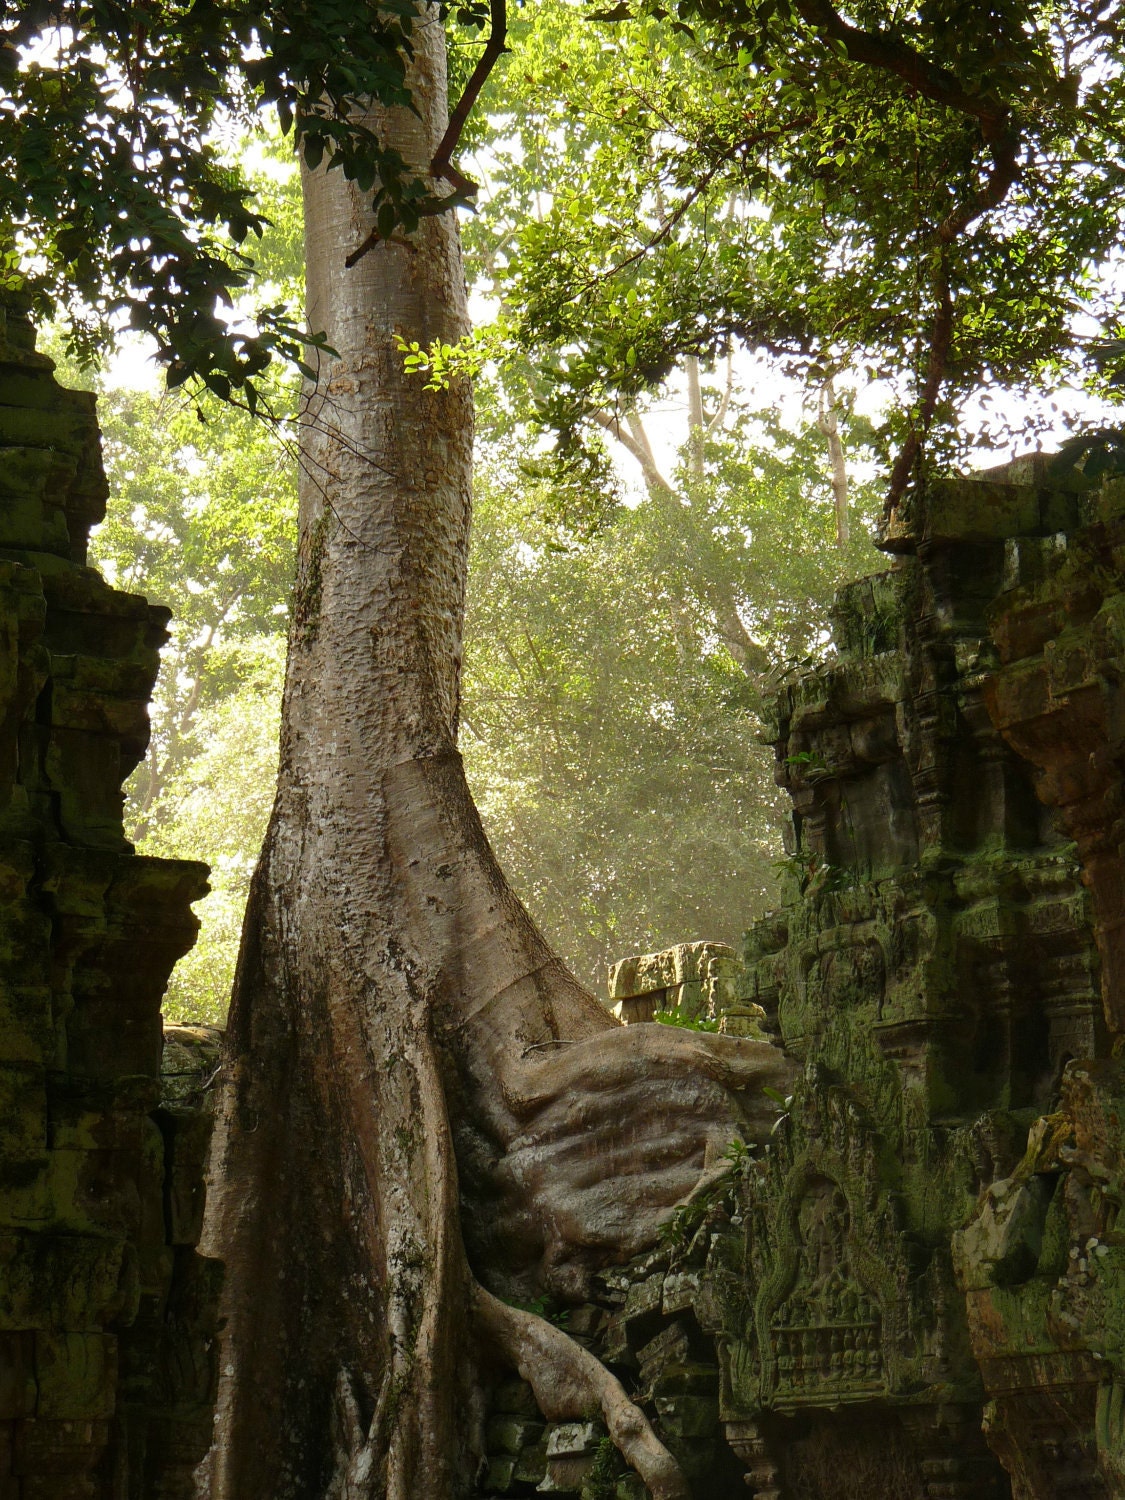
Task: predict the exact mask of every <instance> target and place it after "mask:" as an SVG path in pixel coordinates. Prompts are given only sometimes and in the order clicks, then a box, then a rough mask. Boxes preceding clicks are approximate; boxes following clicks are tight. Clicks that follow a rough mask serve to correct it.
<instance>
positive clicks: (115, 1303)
mask: <svg viewBox="0 0 1125 1500" xmlns="http://www.w3.org/2000/svg"><path fill="white" fill-rule="evenodd" d="M105 498H106V486H105V478H104V474H103V471H102V466H101V459H100V449H99V439H98V431H97V424H96V420H95V413H94V398H93V397H92V396H89V395H86V394H84V393H81V392H74V391H66V390H63V389H62V388H60V386H59V385H58V384H57V382H56V381H55V379H54V377H53V374H52V366H51V362H50V361H49V360H47V359H46V358H44V357H43V356H41V355H39V354H37V353H36V352H35V347H34V335H33V333H32V329H31V326H30V324H29V322H28V321H27V318H26V316H25V315H24V313H23V311H22V309H21V308H20V307H19V306H18V305H17V304H16V303H14V302H13V301H11V300H9V301H7V302H0V1495H2V1496H3V1497H4V1500H102V1497H107V1500H108V1497H111V1496H112V1497H114V1500H126V1497H127V1500H172V1497H186V1496H187V1495H189V1494H190V1493H191V1477H190V1476H191V1470H192V1468H193V1467H194V1466H195V1464H196V1463H197V1462H198V1460H199V1459H200V1458H201V1457H202V1456H203V1454H204V1453H205V1452H206V1449H207V1446H208V1444H209V1441H210V1432H211V1399H212V1386H213V1373H214V1372H213V1364H214V1359H215V1350H214V1347H213V1334H214V1303H215V1297H216V1292H217V1280H216V1277H217V1267H216V1266H215V1264H214V1263H212V1262H209V1261H206V1260H204V1259H202V1258H201V1257H200V1256H199V1255H198V1254H197V1253H196V1251H195V1249H194V1246H195V1244H196V1242H197V1240H198V1237H199V1227H200V1225H199V1220H200V1206H201V1205H200V1198H199V1195H200V1188H201V1180H202V1177H201V1174H202V1165H203V1160H202V1158H203V1152H204V1150H205V1146H206V1140H205V1136H206V1119H205V1114H204V1112H203V1110H202V1094H201V1093H200V1092H199V1089H198V1087H197V1085H198V1084H199V1083H200V1082H201V1081H202V1079H205V1077H206V1069H207V1067H208V1058H209V1052H210V1053H213V1052H214V1047H213V1045H212V1042H211V1039H209V1038H208V1037H207V1036H206V1035H199V1034H195V1033H188V1034H187V1035H186V1036H185V1038H184V1039H183V1043H182V1045H179V1046H177V1047H172V1048H169V1049H167V1050H166V1053H165V1056H166V1062H167V1064H168V1066H169V1069H170V1071H169V1074H168V1077H167V1078H166V1080H165V1081H164V1083H163V1084H162V1081H161V1055H162V1046H163V1037H162V1028H161V1017H160V1002H161V996H162V994H163V991H164V986H165V984H166V982H167V978H168V975H169V973H170V971H171V968H172V965H173V964H174V963H175V961H176V959H177V958H178V957H179V956H180V955H181V954H182V953H184V952H185V951H186V950H187V949H188V947H190V945H191V943H192V941H193V939H194V935H195V931H196V925H197V924H196V921H195V918H194V917H193V915H192V913H191V908H190V903H191V902H192V901H193V900H195V899H196V898H198V897H199V896H200V895H202V894H203V893H204V892H205V890H206V873H207V872H206V869H205V867H204V866H202V865H197V864H191V863H185V862H181V861H172V860H155V859H144V858H141V857H139V856H138V855H136V854H135V853H134V852H133V850H132V847H131V846H130V845H129V843H128V842H127V841H126V839H125V837H124V833H123V830H122V821H121V813H122V794H121V784H122V782H123V780H124V779H125V777H126V776H127V775H128V774H129V772H130V771H131V770H132V768H133V766H134V765H135V764H136V763H137V761H138V759H139V758H140V756H142V755H143V754H144V751H145V747H146V744H147V741H148V732H149V730H148V717H147V702H148V697H149V693H150V691H151V688H152V684H153V681H154V679H155V676H156V670H157V663H158V655H157V653H158V648H159V646H160V644H161V642H162V641H163V639H164V630H165V624H166V622H167V618H168V616H167V612H166V611H164V610H162V609H158V608H154V607H153V606H151V605H149V604H148V603H146V601H145V600H144V599H141V598H137V597H135V596H133V595H129V594H124V593H121V592H119V591H117V590H115V589H113V588H110V587H109V585H108V584H107V583H106V582H105V581H104V579H102V578H101V577H100V576H99V574H98V573H96V572H95V571H93V570H92V569H90V568H88V567H87V566H85V558H86V544H87V534H88V531H89V528H90V526H91V525H92V524H94V523H95V522H97V521H98V520H99V519H100V518H101V516H102V514H103V511H104V504H105ZM188 1059H190V1061H188ZM215 1061H217V1057H216V1058H215ZM201 1074H202V1079H201ZM189 1085H190V1086H189Z"/></svg>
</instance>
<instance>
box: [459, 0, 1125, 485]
mask: <svg viewBox="0 0 1125 1500" xmlns="http://www.w3.org/2000/svg"><path fill="white" fill-rule="evenodd" d="M1101 14H1102V13H1101V12H1100V11H1097V10H1089V9H1086V8H1083V7H1079V6H1077V5H1073V4H1068V5H1057V4H1055V3H1054V0H1050V3H1046V0H993V3H990V4H987V5H975V4H962V5H959V6H957V7H955V10H954V11H953V12H951V11H950V8H949V7H948V6H945V7H939V8H935V7H933V6H928V5H926V4H908V5H905V6H904V5H898V4H895V5H891V4H890V3H889V0H857V3H854V4H850V5H848V6H847V7H846V9H845V10H843V11H839V12H838V11H836V10H834V9H833V8H832V6H831V5H830V4H829V3H827V0H735V3H733V4H727V3H726V0H684V3H683V4H681V5H678V6H677V7H676V10H675V16H674V17H673V16H671V15H669V13H668V11H667V8H666V7H664V6H663V5H661V4H659V3H657V0H651V3H650V0H637V3H636V4H623V5H620V6H617V7H615V8H614V9H613V10H612V11H611V12H608V13H606V16H605V18H603V20H602V21H600V22H597V21H594V20H590V21H588V22H587V24H585V25H576V24H574V20H573V13H572V11H571V8H570V7H569V6H567V5H566V4H565V3H563V0H542V3H541V4H538V5H536V6H534V7H529V8H528V9H527V10H525V11H523V12H522V13H521V15H520V17H519V19H518V20H517V21H516V23H515V24H514V26H513V43H514V49H515V51H514V56H513V57H512V58H511V59H510V62H509V65H508V67H507V68H506V69H505V70H504V71H503V72H502V73H498V74H497V75H495V77H494V79H493V81H492V83H491V86H490V94H489V104H490V107H491V110H492V112H493V116H494V117H495V118H496V119H497V120H498V121H503V126H502V129H501V131H500V139H499V140H498V141H496V142H493V143H492V145H491V157H492V159H493V160H494V162H495V165H494V166H493V167H491V168H490V175H491V179H492V188H493V191H492V194H491V197H490V199H489V201H488V202H487V203H486V204H484V205H483V206H482V212H481V215H480V220H479V222H478V223H477V224H476V225H474V226H473V227H472V228H471V229H470V231H469V233H470V236H471V243H472V245H473V246H474V248H475V249H476V252H477V253H478V254H479V255H481V256H482V257H483V258H485V259H486V260H488V262H489V264H490V266H491V273H492V275H493V277H494V278H495V281H496V283H497V287H498V291H499V294H500V296H501V297H502V299H503V304H504V315H505V318H506V320H507V324H506V326H507V330H508V336H509V337H511V338H513V339H514V340H515V341H516V342H517V343H518V344H519V345H520V346H521V347H522V348H524V349H525V350H527V351H528V352H529V354H530V355H531V358H532V361H533V364H534V367H535V371H536V374H535V375H534V376H532V377H531V386H532V389H533V394H534V397H535V399H536V400H537V402H538V404H539V408H540V413H541V416H542V418H543V420H544V421H545V422H547V423H549V424H551V425H553V426H554V427H555V428H556V429H558V430H560V431H563V432H568V431H569V432H573V431H575V430H576V428H577V429H581V428H582V427H583V426H584V425H588V421H589V417H590V414H591V413H593V412H596V411H598V410H601V409H605V408H607V407H608V408H611V409H612V408H614V407H615V406H616V407H618V408H619V409H622V408H625V409H627V407H628V406H629V404H630V403H631V402H633V401H635V400H636V399H637V398H638V396H640V395H641V394H642V393H643V392H645V391H647V390H649V389H651V388H653V387H654V386H655V385H658V384H659V383H660V382H661V381H662V380H664V379H665V378H666V377H667V376H668V375H669V374H670V372H671V371H672V370H673V369H674V368H675V367H676V366H677V364H678V363H679V362H680V361H681V360H682V358H683V356H684V355H685V354H692V353H694V354H698V355H701V356H703V357H704V358H714V357H715V356H716V355H717V354H719V353H720V352H721V351H722V350H724V349H725V348H726V347H728V346H729V345H730V344H731V343H732V342H734V343H741V344H743V345H745V346H747V347H749V348H753V349H756V350H759V351H764V352H766V353H768V354H769V355H770V356H771V358H772V359H773V360H774V361H775V362H776V363H777V364H779V365H780V366H781V367H782V368H783V369H784V370H786V371H788V372H789V373H791V374H795V375H797V376H798V377H799V378H800V379H801V380H802V381H803V382H805V383H807V384H808V385H810V386H814V387H815V386H817V385H819V384H820V383H821V382H823V381H824V380H825V379H826V378H827V377H828V376H830V375H832V374H833V373H835V372H840V371H845V370H847V371H851V372H853V374H854V375H859V374H860V373H861V372H862V373H863V374H864V375H865V376H867V377H868V378H872V379H874V378H879V379H883V380H887V381H889V382H890V383H891V385H892V386H893V387H894V389H895V391H896V403H895V405H894V407H893V409H892V412H891V416H890V420H889V425H888V426H887V427H886V429H885V430H884V431H883V432H882V434H881V445H882V450H883V453H884V455H885V461H887V462H888V463H889V459H890V455H891V454H892V452H895V451H897V452H898V456H899V460H900V462H899V464H898V465H896V470H901V471H902V472H899V473H898V474H897V482H901V481H902V480H903V479H904V478H905V477H906V472H907V471H908V470H909V468H910V467H911V465H912V464H913V463H914V461H915V460H916V459H917V458H918V450H919V446H920V443H921V440H922V438H924V437H925V436H926V433H927V431H928V430H929V429H930V428H931V426H932V425H934V424H935V423H936V424H937V425H938V426H939V427H940V428H941V431H942V436H941V441H940V442H938V441H937V437H938V434H936V433H935V434H933V435H932V436H931V440H930V446H931V448H936V453H937V456H938V457H941V456H942V454H943V453H944V454H945V456H947V457H948V456H952V454H953V453H954V452H955V451H956V450H957V446H958V442H959V441H961V440H960V439H958V437H957V435H956V433H955V431H954V429H953V418H954V415H955V410H956V406H957V403H958V401H959V400H961V398H963V397H964V396H965V394H966V393H967V392H969V391H977V392H979V391H980V390H981V389H982V387H988V386H1004V387H1007V386H1023V385H1025V384H1029V383H1030V384H1040V385H1042V384H1044V383H1048V384H1049V383H1051V382H1054V381H1057V380H1058V379H1059V378H1060V376H1061V375H1062V374H1063V373H1065V372H1066V371H1067V370H1076V371H1078V372H1079V373H1081V374H1084V375H1085V376H1087V377H1089V378H1090V379H1091V380H1095V381H1097V380H1101V379H1102V378H1103V374H1108V377H1109V378H1110V379H1112V374H1113V370H1114V368H1116V366H1115V365H1114V361H1113V359H1112V357H1110V356H1111V355H1112V350H1113V348H1114V347H1121V345H1120V342H1118V344H1117V345H1116V346H1115V345H1114V343H1113V338H1114V335H1115V334H1116V333H1117V332H1118V331H1119V324H1120V317H1121V313H1120V307H1119V293H1118V291H1117V289H1116V286H1115V283H1114V280H1113V277H1112V275H1111V274H1109V273H1110V271H1111V269H1112V265H1113V260H1114V256H1115V255H1116V253H1117V245H1118V244H1119V241H1120V237H1121V218H1122V205H1123V201H1125V200H1123V194H1122V187H1123V184H1125V156H1123V153H1122V149H1121V131H1120V125H1119V122H1120V119H1121V115H1122V104H1123V103H1125V100H1123V98H1122V93H1123V89H1125V82H1123V73H1122V67H1121V46H1122V36H1121V33H1120V30H1119V28H1116V27H1114V26H1111V25H1106V24H1103V22H1102V20H1101V19H1100V17H1101ZM1079 313H1081V314H1082V317H1081V318H1079V317H1078V314H1079ZM1091 320H1094V322H1095V324H1100V325H1101V328H1102V337H1101V338H1100V339H1099V340H1095V341H1091V340H1090V338H1089V333H1088V330H1089V328H1090V326H1091ZM1099 350H1100V351H1101V356H1100V358H1101V364H1102V366H1104V367H1105V369H1104V370H1101V371H1100V370H1099V369H1098V368H1097V365H1098V358H1097V357H1096V356H1097V354H1098V351H1099ZM1107 351H1108V353H1107ZM1119 364H1120V361H1118V365H1119ZM904 456H905V460H906V461H905V467H903V462H902V461H903V460H904Z"/></svg>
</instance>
